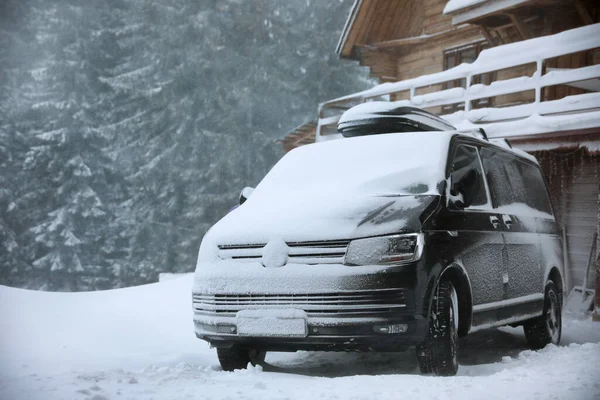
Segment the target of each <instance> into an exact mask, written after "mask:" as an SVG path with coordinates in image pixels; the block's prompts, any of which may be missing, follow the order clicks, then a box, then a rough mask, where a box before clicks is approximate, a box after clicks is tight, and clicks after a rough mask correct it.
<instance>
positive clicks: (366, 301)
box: [193, 289, 406, 316]
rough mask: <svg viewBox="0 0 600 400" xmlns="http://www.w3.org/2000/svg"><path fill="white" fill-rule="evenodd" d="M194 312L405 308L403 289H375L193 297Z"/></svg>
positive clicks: (342, 312) (344, 312) (385, 310)
mask: <svg viewBox="0 0 600 400" xmlns="http://www.w3.org/2000/svg"><path fill="white" fill-rule="evenodd" d="M193 302H194V310H195V311H196V312H198V313H203V314H213V315H215V314H235V313H237V312H238V311H242V310H258V309H261V310H263V309H282V308H292V309H298V310H304V311H305V312H306V313H307V314H308V315H309V316H310V315H313V316H314V315H324V314H335V315H350V314H374V313H389V312H392V311H395V310H398V309H403V308H405V307H406V301H405V298H404V290H403V289H373V290H362V291H354V292H339V293H320V294H216V295H203V294H194V295H193Z"/></svg>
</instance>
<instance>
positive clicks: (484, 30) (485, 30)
mask: <svg viewBox="0 0 600 400" xmlns="http://www.w3.org/2000/svg"><path fill="white" fill-rule="evenodd" d="M479 28H480V29H481V34H482V35H483V36H484V37H485V39H486V40H487V42H488V44H489V45H490V47H494V46H496V40H495V39H494V38H493V37H492V32H490V30H489V29H488V28H486V27H485V26H480V27H479Z"/></svg>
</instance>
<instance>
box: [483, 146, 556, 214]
mask: <svg viewBox="0 0 600 400" xmlns="http://www.w3.org/2000/svg"><path fill="white" fill-rule="evenodd" d="M481 158H482V162H483V169H484V171H485V176H486V178H487V181H488V184H489V186H490V191H491V194H492V197H493V198H494V200H495V202H496V207H503V206H509V205H511V204H525V205H527V206H529V207H531V208H533V209H535V210H538V211H541V212H544V213H547V214H552V209H551V207H550V200H549V199H548V193H547V191H546V185H545V184H544V180H543V178H542V174H541V172H540V170H539V168H537V167H535V166H533V165H530V164H528V163H526V162H524V161H521V160H519V159H518V158H516V157H513V156H511V155H509V154H506V153H505V152H502V151H496V150H493V149H488V148H482V149H481Z"/></svg>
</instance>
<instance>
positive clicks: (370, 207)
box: [205, 190, 440, 245]
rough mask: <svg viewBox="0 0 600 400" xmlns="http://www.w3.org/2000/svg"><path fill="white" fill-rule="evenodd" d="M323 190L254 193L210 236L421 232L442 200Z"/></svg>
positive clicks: (257, 239)
mask: <svg viewBox="0 0 600 400" xmlns="http://www.w3.org/2000/svg"><path fill="white" fill-rule="evenodd" d="M312 193H315V191H312ZM317 193H319V195H318V196H314V195H313V196H303V195H301V194H300V193H288V194H286V195H281V194H274V197H273V198H271V199H270V201H268V202H264V201H260V200H261V199H254V198H253V197H251V198H250V199H248V200H247V201H246V202H245V203H244V204H243V205H242V206H240V207H238V208H237V209H235V210H233V211H232V212H230V213H229V214H228V215H226V216H225V217H224V218H223V219H221V220H220V221H219V222H218V223H217V224H215V225H214V226H213V228H211V230H210V232H209V233H208V234H207V236H210V241H211V242H213V243H215V244H218V245H223V244H259V243H267V242H269V241H270V240H272V239H275V238H276V239H282V240H284V241H286V242H302V241H314V240H335V239H354V238H359V237H367V236H376V235H385V234H393V233H397V232H418V231H420V230H421V224H422V222H423V221H425V219H426V218H427V217H428V215H429V214H430V213H431V212H432V211H433V209H435V207H436V206H437V204H438V201H439V198H440V196H439V195H436V194H420V195H409V194H389V193H387V194H381V193H379V194H375V193H373V194H365V193H352V192H347V191H341V192H340V191H339V190H338V191H336V190H321V191H318V192H317ZM205 239H206V237H205Z"/></svg>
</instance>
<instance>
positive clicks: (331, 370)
mask: <svg viewBox="0 0 600 400" xmlns="http://www.w3.org/2000/svg"><path fill="white" fill-rule="evenodd" d="M191 284H192V278H191V276H184V277H182V278H177V279H173V280H170V281H167V282H162V283H159V284H154V285H147V286H141V287H137V288H130V289H121V290H114V291H106V292H93V293H76V294H67V293H43V292H31V291H25V290H19V289H11V288H6V287H1V286H0V399H1V400H13V399H81V400H85V399H93V400H107V399H169V400H171V399H240V400H241V399H264V400H266V399H311V400H314V399H318V400H325V399H374V398H403V397H405V398H409V399H411V400H413V399H427V400H435V399H447V398H460V399H482V398H485V399H486V400H493V399H503V400H505V399H510V398H515V399H569V400H573V399H584V400H587V399H590V400H591V399H600V379H599V377H600V369H599V365H600V323H593V322H592V321H591V320H590V319H589V318H583V317H581V318H575V317H572V316H571V317H569V316H567V317H565V321H564V330H563V340H562V344H561V346H560V347H556V346H549V347H547V348H546V349H544V350H541V351H538V352H532V351H529V350H527V346H526V343H525V339H524V338H523V335H522V334H521V330H520V329H516V328H515V329H512V328H502V329H500V330H492V331H488V332H479V333H476V334H473V335H471V336H469V337H467V338H466V339H465V340H463V341H462V342H461V346H462V348H461V352H462V355H461V359H460V361H461V367H460V369H459V374H458V376H456V377H451V378H438V377H433V376H421V375H419V374H418V373H417V367H416V361H415V359H414V355H413V352H412V351H410V352H406V353H397V354H394V353H386V354H358V353H322V352H299V353H273V354H269V355H267V360H266V361H267V364H266V365H265V366H264V368H262V367H256V368H251V369H249V370H246V371H235V372H223V371H221V369H220V367H219V364H218V361H217V359H216V355H215V353H214V350H211V349H209V348H208V345H207V344H206V343H204V342H202V341H200V340H197V339H196V338H195V336H194V334H193V329H192V322H191V321H192V316H191V294H190V287H191Z"/></svg>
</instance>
